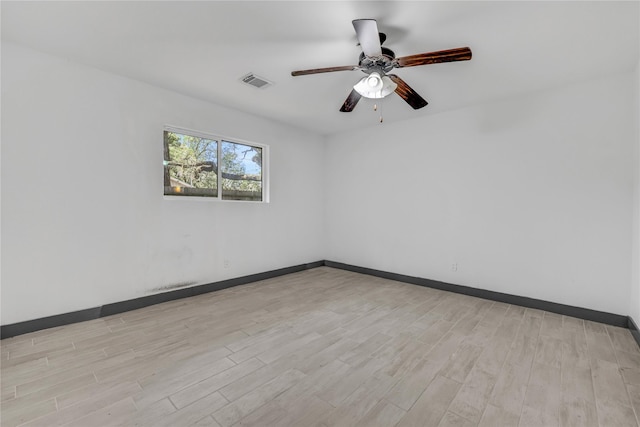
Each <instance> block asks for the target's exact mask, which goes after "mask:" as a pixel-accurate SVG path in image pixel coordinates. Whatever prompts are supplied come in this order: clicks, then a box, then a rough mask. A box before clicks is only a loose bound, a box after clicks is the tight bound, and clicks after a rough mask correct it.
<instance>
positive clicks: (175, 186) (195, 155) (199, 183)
mask: <svg viewBox="0 0 640 427" xmlns="http://www.w3.org/2000/svg"><path fill="white" fill-rule="evenodd" d="M263 151H264V150H263V148H262V147H258V146H253V145H248V144H242V143H238V142H232V141H226V140H218V139H215V138H205V137H201V136H194V135H187V134H183V133H177V132H173V131H170V130H165V132H164V194H165V195H172V196H200V197H218V196H219V194H220V193H221V194H222V199H223V200H253V201H262V200H263V182H264V179H263V173H262V172H263V167H262V162H263V158H264V153H263ZM218 159H221V161H220V162H219V161H218ZM218 167H220V170H219V169H218ZM218 177H220V178H221V179H220V180H218Z"/></svg>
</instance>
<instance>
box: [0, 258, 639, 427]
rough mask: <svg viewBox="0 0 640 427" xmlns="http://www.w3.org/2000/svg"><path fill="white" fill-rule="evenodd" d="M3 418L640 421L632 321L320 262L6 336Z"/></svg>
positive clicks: (170, 422)
mask: <svg viewBox="0 0 640 427" xmlns="http://www.w3.org/2000/svg"><path fill="white" fill-rule="evenodd" d="M0 348H1V355H2V365H1V377H0V379H1V381H2V383H1V391H2V394H1V398H2V404H1V408H2V414H1V425H2V426H3V427H12V426H18V425H25V426H29V427H33V426H46V427H51V426H61V425H70V426H79V427H93V426H116V425H122V426H172V427H180V426H191V425H193V426H223V427H228V426H251V425H253V426H402V427H404V426H422V425H426V426H461V427H467V426H489V427H502V426H505V427H506V426H545V427H546V426H616V427H617V426H637V425H638V424H637V419H638V418H637V416H638V415H640V413H638V411H640V351H639V350H638V347H637V345H636V343H635V341H634V340H633V338H632V336H631V334H630V333H629V331H627V330H625V329H622V328H616V327H611V326H606V325H603V324H599V323H593V322H588V321H582V320H579V319H575V318H571V317H564V316H560V315H557V314H552V313H547V312H542V311H538V310H531V309H525V308H522V307H518V306H513V305H508V304H502V303H496V302H492V301H487V300H482V299H478V298H473V297H469V296H464V295H458V294H453V293H447V292H442V291H438V290H434V289H429V288H423V287H419V286H413V285H408V284H403V283H398V282H393V281H389V280H383V279H379V278H375V277H370V276H365V275H360V274H356V273H351V272H346V271H341V270H336V269H331V268H327V267H321V268H316V269H313V270H308V271H305V272H301V273H296V274H291V275H287V276H283V277H279V278H275V279H270V280H266V281H262V282H257V283H253V284H250V285H244V286H238V287H235V288H230V289H226V290H223V291H220V292H214V293H210V294H205V295H201V296H198V297H194V298H189V299H183V300H178V301H172V302H169V303H164V304H160V305H156V306H152V307H147V308H144V309H140V310H136V311H131V312H127V313H123V314H121V315H117V316H112V317H109V318H102V319H98V320H94V321H89V322H85V323H79V324H73V325H68V326H64V327H59V328H55V329H49V330H44V331H39V332H35V333H31V334H28V335H22V336H18V337H15V338H11V339H6V340H3V341H2V342H1V344H0Z"/></svg>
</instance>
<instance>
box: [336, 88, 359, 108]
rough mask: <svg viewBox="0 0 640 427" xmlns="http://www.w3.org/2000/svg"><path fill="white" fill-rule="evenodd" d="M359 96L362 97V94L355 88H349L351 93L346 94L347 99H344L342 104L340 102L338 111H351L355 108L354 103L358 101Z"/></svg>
mask: <svg viewBox="0 0 640 427" xmlns="http://www.w3.org/2000/svg"><path fill="white" fill-rule="evenodd" d="M360 98H362V95H360V94H359V93H358V92H356V90H355V89H353V90H351V93H350V94H349V96H347V99H345V100H344V104H342V107H340V111H342V112H343V113H349V112H351V111H353V109H354V108H356V104H357V103H358V101H360Z"/></svg>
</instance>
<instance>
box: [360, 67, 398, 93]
mask: <svg viewBox="0 0 640 427" xmlns="http://www.w3.org/2000/svg"><path fill="white" fill-rule="evenodd" d="M397 87H398V85H397V84H395V83H394V82H393V80H391V79H390V78H389V76H381V75H380V74H378V73H377V72H375V71H374V72H373V73H371V74H369V75H368V76H365V77H363V78H362V79H360V81H359V82H358V83H356V84H355V86H353V88H354V89H355V90H356V92H358V93H359V94H360V95H361V96H364V97H365V98H370V99H380V98H384V97H385V96H388V95H391V94H392V93H393V92H394V91H395V90H396V88H397Z"/></svg>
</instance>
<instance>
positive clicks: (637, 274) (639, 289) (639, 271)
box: [629, 60, 640, 323]
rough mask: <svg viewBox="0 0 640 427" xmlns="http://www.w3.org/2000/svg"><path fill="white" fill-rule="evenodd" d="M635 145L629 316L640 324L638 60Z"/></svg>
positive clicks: (639, 102) (639, 93) (639, 80)
mask: <svg viewBox="0 0 640 427" xmlns="http://www.w3.org/2000/svg"><path fill="white" fill-rule="evenodd" d="M633 93H634V94H635V105H634V110H633V111H634V113H633V114H634V118H635V122H634V129H635V138H634V139H635V143H634V153H633V223H632V235H631V236H632V237H631V239H632V242H631V298H630V299H629V301H630V304H629V315H630V316H631V317H632V318H633V320H634V321H635V322H636V323H638V322H640V60H638V64H637V66H636V71H635V76H634V90H633Z"/></svg>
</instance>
